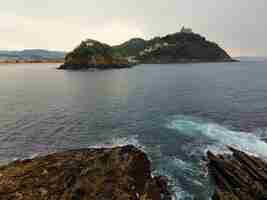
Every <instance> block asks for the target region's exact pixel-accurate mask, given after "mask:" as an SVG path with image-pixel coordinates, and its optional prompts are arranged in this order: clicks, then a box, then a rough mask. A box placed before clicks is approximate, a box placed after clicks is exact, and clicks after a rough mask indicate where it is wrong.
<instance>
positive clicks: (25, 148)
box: [0, 61, 267, 200]
mask: <svg viewBox="0 0 267 200" xmlns="http://www.w3.org/2000/svg"><path fill="white" fill-rule="evenodd" d="M57 67H58V64H9V65H7V64H1V65H0V164H1V165H4V164H6V163H9V162H11V161H13V160H17V159H25V158H34V157H36V156H42V155H46V154H50V153H53V152H57V151H65V150H69V149H79V148H100V147H113V146H122V145H127V144H132V145H135V146H137V147H138V148H140V149H142V150H143V151H145V152H146V153H147V155H148V157H149V159H150V160H151V163H152V170H153V174H154V175H158V174H160V175H165V176H167V177H168V178H169V182H170V187H171V191H172V193H173V199H174V200H191V199H198V200H209V199H210V197H211V196H212V193H213V190H214V183H213V180H212V178H211V177H210V176H209V173H208V170H207V167H206V166H207V159H206V152H207V151H208V150H210V151H212V152H214V153H229V151H228V150H227V146H233V147H235V148H238V149H240V150H243V151H246V152H248V153H251V154H253V155H256V156H260V157H262V158H263V159H266V157H267V144H266V143H265V141H266V140H267V62H266V61H241V62H236V63H198V64H168V65H139V66H135V67H133V68H131V69H120V70H106V71H99V70H88V71H61V70H57V69H56V68H57Z"/></svg>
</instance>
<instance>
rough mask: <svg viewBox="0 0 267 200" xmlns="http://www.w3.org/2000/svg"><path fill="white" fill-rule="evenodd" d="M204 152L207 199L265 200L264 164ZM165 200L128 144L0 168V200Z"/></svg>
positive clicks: (235, 154)
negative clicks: (210, 185) (211, 188)
mask: <svg viewBox="0 0 267 200" xmlns="http://www.w3.org/2000/svg"><path fill="white" fill-rule="evenodd" d="M229 149H230V150H231V151H232V155H229V154H227V155H215V154H213V153H212V152H207V157H208V161H209V162H208V169H209V172H210V175H211V176H212V177H213V178H214V182H215V186H216V189H215V192H214V195H213V197H212V199H213V200H264V199H267V163H266V162H265V161H263V160H262V159H260V158H258V157H255V156H252V155H249V154H247V153H244V152H241V151H239V150H237V149H234V148H231V147H229ZM2 199H3V200H6V199H8V200H13V199H14V200H17V199H18V200H32V199H40V200H47V199H50V200H76V199H77V200H78V199H79V200H87V199H88V200H89V199H90V200H105V199H114V200H126V199H128V200H171V199H172V194H171V192H170V188H169V187H168V180H167V178H166V177H164V176H157V177H153V176H152V172H151V163H150V161H149V159H148V158H147V156H146V154H145V153H144V152H142V151H141V150H139V149H137V148H136V147H134V146H132V145H128V146H123V147H115V148H102V149H80V150H70V151H66V152H61V153H54V154H51V155H48V156H43V157H36V158H33V159H28V160H21V161H15V162H12V163H10V164H8V165H5V166H1V167H0V200H2Z"/></svg>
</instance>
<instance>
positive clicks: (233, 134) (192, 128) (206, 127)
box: [167, 115, 267, 158]
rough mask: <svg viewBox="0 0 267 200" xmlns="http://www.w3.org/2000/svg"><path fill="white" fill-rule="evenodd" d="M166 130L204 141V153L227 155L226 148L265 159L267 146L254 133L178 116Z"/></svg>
mask: <svg viewBox="0 0 267 200" xmlns="http://www.w3.org/2000/svg"><path fill="white" fill-rule="evenodd" d="M167 128H169V129H173V130H176V131H177V133H178V134H183V135H185V136H188V137H193V138H201V139H202V140H203V138H204V141H206V144H209V145H203V147H205V151H207V150H211V151H213V152H215V153H221V152H224V153H227V152H228V151H227V146H232V147H235V148H237V149H240V150H242V151H245V152H248V153H251V154H254V155H257V156H261V157H263V158H267V144H266V143H265V142H264V141H262V140H261V137H259V136H258V135H257V134H255V133H248V132H239V131H233V130H230V129H228V128H226V127H224V126H221V125H218V124H216V123H212V122H205V121H203V120H201V119H198V118H194V117H188V116H182V115H178V116H175V117H173V118H172V120H170V122H169V123H168V124H167Z"/></svg>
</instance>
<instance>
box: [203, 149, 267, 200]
mask: <svg viewBox="0 0 267 200" xmlns="http://www.w3.org/2000/svg"><path fill="white" fill-rule="evenodd" d="M229 149H230V150H231V151H232V152H233V154H232V156H229V155H228V156H226V155H218V156H216V155H214V154H213V153H211V152H208V158H209V165H208V166H209V169H210V172H211V174H212V175H213V177H214V180H215V183H216V185H217V189H216V191H215V194H214V196H213V199H214V200H230V199H231V200H232V199H233V200H264V199H267V163H266V162H265V161H263V160H262V159H260V158H258V157H255V156H251V155H248V154H246V153H244V152H241V151H239V150H236V149H234V148H231V147H229Z"/></svg>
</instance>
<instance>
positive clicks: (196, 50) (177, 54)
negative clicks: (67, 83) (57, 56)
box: [59, 27, 235, 70]
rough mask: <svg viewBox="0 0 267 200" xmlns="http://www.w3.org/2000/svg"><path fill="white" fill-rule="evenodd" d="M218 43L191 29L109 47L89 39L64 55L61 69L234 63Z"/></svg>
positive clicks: (135, 39) (134, 39)
mask: <svg viewBox="0 0 267 200" xmlns="http://www.w3.org/2000/svg"><path fill="white" fill-rule="evenodd" d="M234 61H235V60H234V59H232V58H231V57H230V56H229V55H228V54H227V52H226V51H225V50H223V49H222V48H221V47H220V46H219V45H218V44H216V43H215V42H211V41H208V40H206V38H205V37H203V36H201V35H200V34H197V33H194V32H193V31H192V30H191V29H188V28H184V27H183V28H182V29H181V31H179V32H177V33H173V34H168V35H166V36H164V37H155V38H152V39H150V40H144V39H142V38H133V39H131V40H129V41H127V42H124V43H122V44H120V45H116V46H110V45H108V44H105V43H101V42H99V41H96V40H92V39H87V40H85V41H82V42H81V44H80V45H78V47H76V48H75V49H74V50H73V51H72V52H70V53H68V54H67V55H66V57H65V63H64V64H63V65H61V66H60V67H59V69H72V70H75V69H89V68H99V69H110V68H128V67H131V66H134V65H136V64H168V63H194V62H234Z"/></svg>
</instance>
